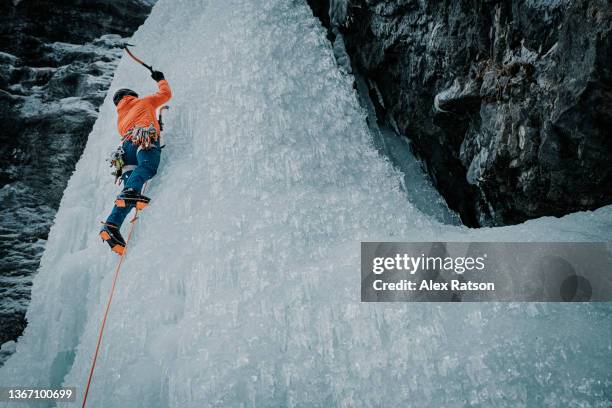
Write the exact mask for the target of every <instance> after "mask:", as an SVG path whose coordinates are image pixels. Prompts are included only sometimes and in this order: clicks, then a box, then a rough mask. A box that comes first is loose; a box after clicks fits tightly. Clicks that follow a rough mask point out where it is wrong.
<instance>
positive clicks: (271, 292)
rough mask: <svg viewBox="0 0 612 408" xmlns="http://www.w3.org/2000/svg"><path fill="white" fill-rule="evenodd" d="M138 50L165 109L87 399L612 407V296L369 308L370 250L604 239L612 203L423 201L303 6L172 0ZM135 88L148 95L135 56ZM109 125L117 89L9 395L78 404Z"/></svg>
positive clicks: (3, 372) (273, 0) (41, 276)
mask: <svg viewBox="0 0 612 408" xmlns="http://www.w3.org/2000/svg"><path fill="white" fill-rule="evenodd" d="M133 42H134V43H136V44H137V45H138V48H137V49H138V50H139V52H140V54H142V55H143V56H145V55H146V57H147V60H148V61H149V62H150V63H152V64H153V65H154V66H155V67H158V68H160V69H163V70H164V72H165V73H166V76H167V77H168V78H169V80H170V83H171V85H172V87H173V89H174V99H173V100H172V110H171V112H170V113H169V115H168V118H167V132H166V135H165V136H166V143H167V148H166V149H164V152H163V159H162V166H161V169H160V172H159V174H158V176H157V177H156V178H155V179H154V181H153V183H152V184H151V188H150V190H149V194H150V195H151V196H152V197H153V202H152V205H151V206H150V207H149V208H147V209H146V210H145V211H144V213H143V214H142V217H141V220H140V222H139V224H138V226H137V231H136V234H135V237H134V240H133V242H132V246H131V247H130V249H129V251H128V255H127V259H126V262H125V264H124V266H123V270H122V275H121V277H120V281H119V287H118V291H117V293H116V296H115V299H114V304H113V309H112V310H111V313H110V318H109V321H108V323H107V327H106V337H105V340H104V343H103V346H102V348H101V355H100V358H99V360H98V365H97V368H96V374H95V377H94V381H93V385H92V388H91V393H90V399H89V404H88V406H90V407H149V408H152V407H203V406H223V407H225V406H326V407H327V406H415V407H425V406H431V407H441V406H444V407H461V406H466V405H471V406H495V407H534V406H563V407H571V406H576V407H577V406H599V407H605V406H610V402H609V397H610V395H611V393H612V385H611V382H612V378H611V374H610V372H611V371H610V367H611V365H612V340H611V337H610V333H611V332H612V321H611V319H610V312H611V307H610V306H609V305H607V304H599V305H596V304H580V305H559V304H519V305H516V304H460V305H457V304H448V305H447V304H393V305H387V304H361V303H360V302H359V296H360V290H359V280H360V270H359V241H360V240H372V241H375V240H398V241H402V240H428V239H436V240H499V241H512V240H527V241H529V240H533V241H537V240H544V241H546V240H563V241H566V240H570V241H571V240H575V241H585V240H605V241H610V240H611V238H612V237H611V231H612V207H607V208H603V209H601V210H598V211H596V212H592V213H579V214H573V215H571V216H567V217H564V218H562V219H556V218H545V219H540V220H536V221H531V222H528V223H525V224H522V225H518V226H514V227H506V228H496V229H481V230H469V229H467V228H464V227H459V226H448V225H444V224H442V223H440V222H439V221H437V220H436V219H434V218H433V217H431V216H429V215H426V214H425V213H423V212H422V211H420V210H418V209H417V207H416V206H415V205H414V204H413V203H412V202H411V200H410V199H407V194H406V192H405V191H402V189H401V187H400V186H401V183H402V175H401V174H400V173H399V172H398V171H397V170H395V169H394V168H393V167H392V166H391V164H390V163H388V162H387V161H386V160H385V159H383V158H382V157H381V156H380V155H379V154H378V153H377V150H376V149H375V147H374V145H373V142H372V138H371V136H370V134H369V131H368V128H367V126H366V124H365V119H364V117H365V113H364V112H363V110H362V108H360V107H359V104H358V101H357V97H356V95H355V92H354V90H353V88H352V80H351V79H350V77H348V76H346V75H344V74H342V73H340V71H339V70H338V67H337V65H336V64H335V61H334V57H333V52H332V48H331V46H330V44H329V43H328V42H327V41H326V39H325V32H324V30H323V29H322V28H321V27H320V25H319V23H318V22H317V21H316V20H315V18H314V17H312V13H311V11H310V9H309V8H308V7H307V6H306V4H305V2H303V1H287V0H261V1H256V0H227V1H217V0H211V1H206V2H204V1H199V0H198V1H196V0H183V1H170V0H161V1H160V2H159V3H157V4H156V5H155V7H154V9H153V12H152V14H151V16H150V17H149V19H148V20H147V22H146V24H145V25H144V26H143V27H142V28H141V29H140V30H139V31H138V32H137V33H136V35H135V37H134V39H133ZM124 86H129V87H134V88H136V90H137V91H138V92H140V93H147V92H151V91H153V90H154V84H153V83H152V81H151V80H150V79H148V78H147V74H146V72H145V71H144V70H143V68H142V67H140V66H137V65H136V64H134V63H133V61H131V60H129V59H125V58H124V60H123V61H122V62H121V64H120V66H119V69H118V71H117V73H116V76H115V80H114V83H113V89H111V92H109V95H112V93H113V92H112V91H113V90H114V89H116V88H119V87H124ZM114 123H115V113H114V111H113V106H112V102H111V101H110V98H107V101H106V103H105V104H104V106H103V107H102V109H101V112H100V115H99V118H98V121H97V123H96V125H95V127H94V129H93V132H92V134H91V136H90V137H89V141H88V144H87V147H86V149H85V152H84V154H83V157H82V159H81V160H80V162H79V163H78V166H77V169H76V172H75V174H74V176H73V177H72V179H71V180H70V183H69V185H68V187H67V189H66V192H65V195H64V198H63V201H62V205H61V207H60V210H59V212H58V213H57V217H56V220H55V225H54V226H53V228H52V230H51V233H50V236H49V240H48V243H47V246H46V251H45V254H44V256H43V259H42V263H41V268H40V272H39V273H38V276H37V277H36V279H35V282H34V288H33V291H32V303H31V305H30V308H29V311H28V320H29V325H28V327H27V329H26V332H25V334H24V336H23V337H22V338H21V339H20V340H19V342H18V344H17V351H16V353H15V354H14V355H13V356H12V357H11V358H10V359H9V360H8V361H7V363H6V365H5V366H4V367H3V368H2V369H0V385H22V386H24V385H28V386H34V385H41V386H58V385H61V384H64V385H66V386H76V387H77V388H78V390H79V397H80V395H81V392H82V390H83V386H84V382H85V381H86V379H87V373H88V370H89V365H90V362H91V357H92V355H93V351H94V346H95V343H96V337H97V333H98V329H99V324H100V320H101V317H102V312H103V307H104V302H105V301H106V298H107V296H108V291H109V287H110V284H111V279H112V272H113V268H114V266H115V264H116V262H117V257H116V256H115V255H114V254H112V253H111V252H110V251H109V250H108V247H107V246H106V245H103V244H102V243H101V242H100V240H99V238H98V237H97V229H98V222H99V220H101V219H103V217H104V216H105V215H106V213H107V212H108V211H109V209H110V206H111V202H112V197H113V196H114V194H116V192H117V190H116V188H115V187H114V186H113V184H112V178H111V176H110V175H109V168H108V167H107V163H106V162H105V161H104V159H105V157H106V155H107V152H108V151H110V150H112V149H113V147H114V145H115V144H116V143H117V138H116V136H115V127H114ZM407 188H408V187H407ZM408 190H409V189H408ZM65 406H66V407H72V406H74V404H65Z"/></svg>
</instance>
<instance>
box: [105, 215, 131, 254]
mask: <svg viewBox="0 0 612 408" xmlns="http://www.w3.org/2000/svg"><path fill="white" fill-rule="evenodd" d="M102 224H103V225H104V226H103V227H102V229H101V230H100V238H102V240H103V241H105V242H106V243H107V244H108V245H109V246H110V247H111V249H112V250H113V252H116V253H118V254H119V255H123V251H124V250H125V240H124V239H123V237H122V236H121V233H120V232H119V227H117V226H116V225H114V224H108V223H104V222H103V223H102Z"/></svg>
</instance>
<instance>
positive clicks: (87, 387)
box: [81, 182, 148, 408]
mask: <svg viewBox="0 0 612 408" xmlns="http://www.w3.org/2000/svg"><path fill="white" fill-rule="evenodd" d="M147 183H148V182H147ZM147 183H145V184H144V185H143V187H142V192H143V193H144V192H145V190H146V189H147ZM139 213H140V210H139V209H138V208H136V212H135V214H134V218H132V219H131V220H130V223H131V224H132V226H131V227H130V232H129V233H128V237H127V239H126V240H125V248H124V250H123V253H122V254H121V257H120V258H119V262H118V263H117V267H116V268H115V274H114V277H113V284H112V286H111V291H110V295H109V297H108V301H107V302H106V309H105V310H104V317H103V319H102V325H101V326H100V332H99V333H98V342H97V343H96V351H95V353H94V356H93V361H92V362H91V368H90V370H89V378H88V379H87V386H86V387H85V394H83V404H82V405H81V408H85V404H86V403H87V396H88V395H89V387H90V386H91V380H92V379H93V374H94V370H95V368H96V361H97V360H98V353H99V352H100V345H101V344H102V337H103V336H104V328H105V326H106V319H107V318H108V312H109V310H110V307H111V304H112V302H113V295H114V294H115V287H116V285H117V279H118V278H119V272H120V271H121V265H123V260H124V259H125V255H126V254H127V249H128V245H129V244H130V239H131V238H132V235H133V233H134V228H135V227H136V220H138V214H139Z"/></svg>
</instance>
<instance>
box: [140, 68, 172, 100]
mask: <svg viewBox="0 0 612 408" xmlns="http://www.w3.org/2000/svg"><path fill="white" fill-rule="evenodd" d="M156 72H157V71H156ZM157 87H158V88H159V90H158V91H157V92H155V93H154V94H153V95H149V96H145V97H144V99H145V100H146V101H147V102H149V103H150V104H151V105H153V107H154V108H158V107H160V106H161V105H163V104H164V103H166V102H168V101H169V100H170V98H172V91H171V90H170V85H169V84H168V81H166V80H165V79H163V74H162V79H160V80H159V81H157Z"/></svg>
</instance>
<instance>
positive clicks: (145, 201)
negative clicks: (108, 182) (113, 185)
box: [115, 188, 151, 210]
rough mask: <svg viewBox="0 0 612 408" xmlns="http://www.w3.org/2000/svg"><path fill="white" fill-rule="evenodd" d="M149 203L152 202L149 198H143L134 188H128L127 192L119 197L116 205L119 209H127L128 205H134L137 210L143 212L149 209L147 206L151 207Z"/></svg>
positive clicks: (123, 192)
mask: <svg viewBox="0 0 612 408" xmlns="http://www.w3.org/2000/svg"><path fill="white" fill-rule="evenodd" d="M149 201H151V199H150V198H149V197H146V196H143V195H142V194H140V193H139V192H138V191H136V190H134V189H133V188H128V189H127V190H123V191H122V192H121V194H119V195H118V196H117V199H116V200H115V205H116V206H117V207H126V206H127V205H128V204H133V205H135V206H136V208H137V209H139V210H143V209H144V208H146V207H147V205H149Z"/></svg>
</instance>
